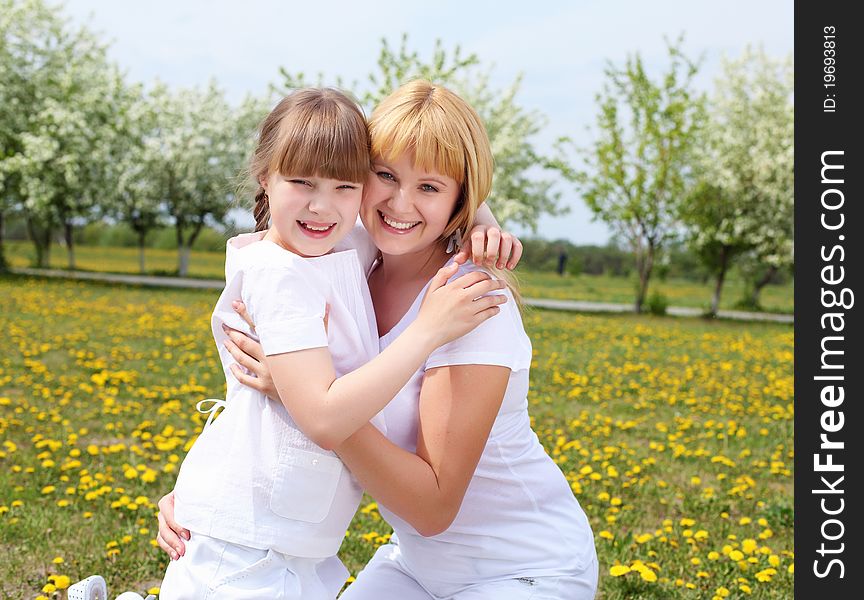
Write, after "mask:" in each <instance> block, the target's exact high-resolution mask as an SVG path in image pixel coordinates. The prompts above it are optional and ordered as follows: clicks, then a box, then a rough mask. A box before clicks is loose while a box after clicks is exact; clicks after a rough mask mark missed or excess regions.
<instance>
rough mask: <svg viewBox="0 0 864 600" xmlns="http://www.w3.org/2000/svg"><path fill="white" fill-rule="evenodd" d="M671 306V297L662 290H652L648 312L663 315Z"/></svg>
mask: <svg viewBox="0 0 864 600" xmlns="http://www.w3.org/2000/svg"><path fill="white" fill-rule="evenodd" d="M667 308H669V299H668V298H667V297H666V296H665V295H663V294H662V293H660V292H656V291H655V292H652V293H651V295H650V296H649V297H648V312H649V313H651V314H652V315H657V316H660V317H662V316H663V315H665V314H666V309H667Z"/></svg>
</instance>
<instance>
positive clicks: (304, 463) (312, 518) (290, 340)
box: [175, 233, 381, 558]
mask: <svg viewBox="0 0 864 600" xmlns="http://www.w3.org/2000/svg"><path fill="white" fill-rule="evenodd" d="M262 237H263V233H256V234H245V235H240V236H237V237H235V238H232V239H231V240H229V242H228V246H227V251H226V258H225V274H226V286H225V289H224V291H223V292H222V295H221V296H220V297H219V300H218V302H217V303H216V308H215V310H214V311H213V318H212V329H213V336H214V338H215V340H216V344H217V347H218V348H219V356H220V359H221V361H222V366H223V369H224V371H225V377H226V380H227V384H228V391H227V396H226V402H227V404H226V408H225V410H224V411H223V412H222V414H221V415H220V416H219V418H218V419H216V420H215V421H213V423H212V424H211V425H210V426H208V427H206V428H205V429H204V431H203V432H202V434H201V435H200V436H199V438H198V440H197V441H196V442H195V444H194V445H193V447H192V449H191V450H190V451H189V453H188V454H187V456H186V459H185V460H184V461H183V465H182V467H181V469H180V473H179V475H178V479H177V485H176V486H175V498H176V513H175V514H176V518H177V521H178V523H180V524H181V525H183V526H184V527H186V528H188V529H190V530H191V531H193V532H198V533H202V534H205V535H208V536H211V537H214V538H218V539H221V540H225V541H229V542H233V543H236V544H241V545H245V546H250V547H254V548H262V549H273V550H277V551H279V552H282V553H284V554H288V555H292V556H298V557H310V558H324V557H328V556H332V555H334V554H335V553H336V552H337V550H338V549H339V545H340V544H341V542H342V539H343V537H344V535H345V531H346V529H347V528H348V525H349V523H350V522H351V519H352V517H353V516H354V513H355V511H356V510H357V506H358V505H359V503H360V499H361V496H362V490H361V488H360V486H359V485H358V483H357V481H356V480H355V479H354V478H353V476H351V474H350V473H349V472H348V470H347V469H346V468H345V466H344V465H343V464H342V461H340V460H339V459H338V458H337V457H336V455H335V454H334V453H333V452H329V451H325V450H323V449H322V448H320V447H318V446H317V445H315V444H314V443H313V442H312V441H311V440H309V439H308V438H307V437H306V436H305V435H304V434H303V433H302V432H301V431H300V430H299V429H298V427H297V425H296V424H295V423H294V421H293V420H292V419H291V416H290V415H289V414H288V411H286V410H285V408H284V406H283V405H282V404H281V403H280V402H277V401H273V400H268V399H267V398H266V397H265V396H264V394H262V393H260V392H257V391H255V390H252V389H250V388H247V387H245V386H243V385H241V384H240V383H239V382H238V381H237V379H236V378H235V377H234V375H233V373H232V372H231V370H230V369H229V365H231V364H232V363H233V362H234V359H233V358H232V357H231V355H230V354H229V353H228V351H227V350H226V349H225V348H224V346H223V345H222V341H223V340H224V339H225V338H226V335H225V333H224V332H223V331H222V327H221V326H222V323H225V324H227V325H229V326H230V327H232V328H234V329H238V330H240V331H243V332H246V333H251V332H250V331H249V327H248V326H247V325H246V323H245V322H244V321H243V320H242V319H241V318H240V317H239V316H238V315H237V314H236V313H235V312H234V310H233V309H232V307H231V302H232V301H233V300H243V302H244V303H245V304H246V308H247V311H248V312H249V315H250V316H251V318H252V321H253V322H254V323H255V325H256V330H257V331H258V334H259V336H260V341H261V345H262V347H263V349H264V352H265V354H267V355H273V354H280V353H284V352H292V351H297V350H302V349H306V348H317V347H324V346H326V347H328V349H329V351H330V354H331V355H332V357H333V366H334V368H335V371H336V375H337V377H341V376H342V375H344V374H346V373H348V372H350V371H352V370H354V369H356V368H358V367H360V366H362V365H363V364H365V363H366V362H368V361H369V360H371V359H372V358H373V357H374V356H375V355H376V354H377V352H378V348H377V328H376V324H375V318H374V313H373V311H372V302H371V298H370V296H369V288H368V286H367V285H366V278H365V275H364V269H363V267H361V265H360V262H359V260H358V253H357V251H355V250H347V251H344V252H334V253H331V254H327V255H325V256H321V257H317V258H308V259H307V258H301V257H299V256H297V255H295V254H292V253H290V252H288V251H286V250H284V249H283V248H281V247H279V246H277V245H276V244H273V243H271V242H268V241H263V240H262V239H261V238H262ZM364 258H365V260H364V262H367V261H368V260H369V259H368V258H367V257H364ZM328 304H329V306H330V316H329V321H328V328H327V330H326V331H325V328H324V320H323V319H324V312H325V307H326V305H328ZM373 422H375V423H376V425H379V427H380V426H381V420H380V418H378V419H377V420H376V419H373Z"/></svg>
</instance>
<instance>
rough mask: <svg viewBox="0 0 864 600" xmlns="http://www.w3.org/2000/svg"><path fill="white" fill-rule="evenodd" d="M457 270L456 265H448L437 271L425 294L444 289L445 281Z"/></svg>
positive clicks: (457, 266)
mask: <svg viewBox="0 0 864 600" xmlns="http://www.w3.org/2000/svg"><path fill="white" fill-rule="evenodd" d="M458 269H459V265H457V264H456V263H449V264H446V265H444V266H443V267H441V268H440V269H438V272H437V273H435V276H434V277H432V279H431V280H430V281H429V289H428V290H427V293H431V292H434V291H435V290H437V289H438V288H441V287H444V286H445V285H446V284H447V280H448V279H450V277H452V276H453V274H454V273H455V272H456V271H457V270H458ZM460 279H461V277H460ZM457 281H458V280H457Z"/></svg>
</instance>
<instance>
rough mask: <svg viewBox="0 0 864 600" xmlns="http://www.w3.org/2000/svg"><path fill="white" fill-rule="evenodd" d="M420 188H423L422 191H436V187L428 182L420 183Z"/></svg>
mask: <svg viewBox="0 0 864 600" xmlns="http://www.w3.org/2000/svg"><path fill="white" fill-rule="evenodd" d="M420 189H421V190H423V191H424V192H437V191H438V188H436V187H435V186H434V185H429V184H428V183H424V184H421V185H420Z"/></svg>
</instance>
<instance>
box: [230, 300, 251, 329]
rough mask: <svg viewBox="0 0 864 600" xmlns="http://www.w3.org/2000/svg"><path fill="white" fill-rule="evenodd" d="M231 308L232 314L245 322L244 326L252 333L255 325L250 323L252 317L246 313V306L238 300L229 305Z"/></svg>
mask: <svg viewBox="0 0 864 600" xmlns="http://www.w3.org/2000/svg"><path fill="white" fill-rule="evenodd" d="M231 307H232V308H233V309H234V312H236V313H237V314H238V315H240V318H242V319H243V320H244V321H246V324H247V325H249V327H251V328H252V331H255V323H253V322H252V317H250V316H249V313H248V312H246V305H245V304H244V303H243V302H241V301H240V300H234V301H233V302H232V303H231Z"/></svg>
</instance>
